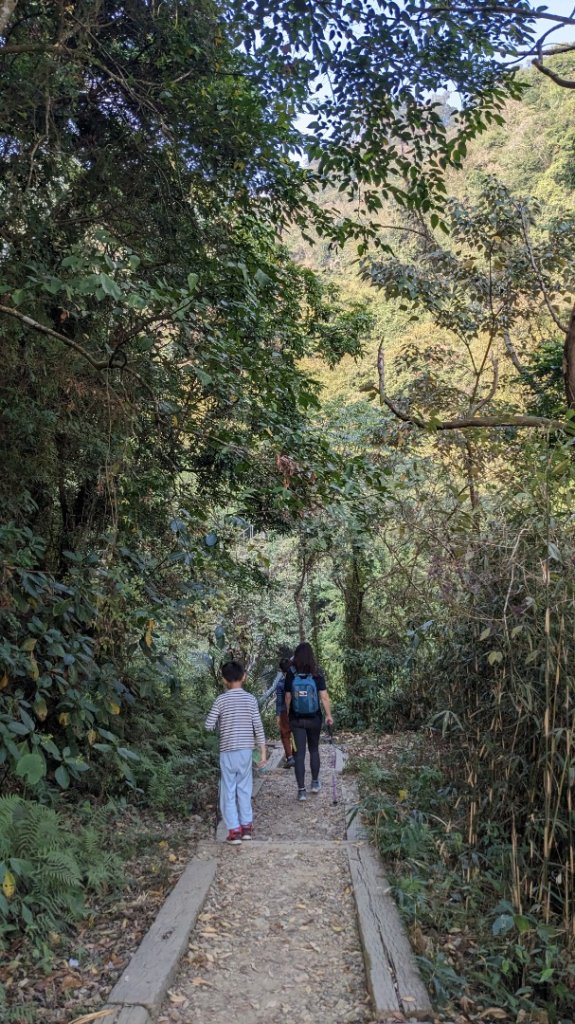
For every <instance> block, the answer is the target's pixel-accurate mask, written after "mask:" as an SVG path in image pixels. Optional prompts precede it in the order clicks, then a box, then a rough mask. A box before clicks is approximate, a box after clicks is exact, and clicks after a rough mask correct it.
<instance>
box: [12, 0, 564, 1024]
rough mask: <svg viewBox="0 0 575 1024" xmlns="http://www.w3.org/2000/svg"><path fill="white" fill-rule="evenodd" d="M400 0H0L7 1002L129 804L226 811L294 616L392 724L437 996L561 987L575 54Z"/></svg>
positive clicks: (419, 926) (98, 870) (344, 691)
mask: <svg viewBox="0 0 575 1024" xmlns="http://www.w3.org/2000/svg"><path fill="white" fill-rule="evenodd" d="M405 6H406V10H405V12H404V18H403V22H402V17H403V15H402V17H400V15H398V14H397V12H395V5H392V4H378V3H374V4H373V5H371V4H370V5H367V6H366V5H363V4H361V3H359V0H358V2H357V3H356V2H355V0H353V2H350V3H349V4H347V5H341V4H337V3H331V2H330V3H327V2H326V3H325V4H321V5H307V4H303V5H301V4H297V3H290V2H288V0H285V2H282V3H280V4H276V5H274V7H273V10H272V9H271V8H268V5H266V4H255V3H251V2H246V3H240V2H238V3H229V4H226V3H221V4H220V3H212V2H211V0H205V2H204V0H202V3H199V4H196V3H194V4H188V3H177V2H174V3H171V2H170V3H155V2H147V0H133V2H125V3H112V2H107V0H106V2H102V3H99V4H91V3H87V2H78V3H72V4H68V5H66V4H50V3H47V2H44V0H20V2H18V0H16V2H13V0H12V2H10V3H7V4H6V3H5V4H0V61H1V62H2V72H3V76H2V96H3V103H2V107H1V112H0V123H1V128H0V196H1V210H2V213H1V232H2V243H1V248H0V329H1V335H0V337H1V345H2V357H3V358H2V363H3V367H2V371H3V372H2V385H1V392H0V432H1V439H2V473H1V475H0V492H1V499H2V506H1V512H0V557H1V562H2V576H1V579H0V779H1V782H2V795H1V797H0V887H1V891H0V950H1V951H2V952H3V953H6V955H7V960H9V961H10V964H11V965H16V966H13V972H12V974H11V973H10V971H8V973H7V974H5V975H0V1008H1V1007H4V1010H5V1012H6V1013H7V1014H9V1016H8V1019H11V1020H13V1021H15V1022H18V1024H19V1022H20V1021H21V1020H38V1021H39V1020H41V1019H43V1018H42V1016H41V1014H42V1009H38V1007H37V1006H36V1008H35V1007H34V1005H33V1004H34V999H32V998H31V999H30V1000H26V999H24V1002H25V1003H27V1005H26V1006H22V1005H21V1004H20V993H18V992H15V988H16V985H15V984H14V977H15V976H16V975H15V974H14V972H17V971H18V970H20V969H22V970H27V969H28V968H27V967H26V965H29V964H30V963H32V964H34V963H35V964H36V966H37V968H38V970H42V971H45V972H46V973H49V972H50V970H51V969H52V965H53V964H54V962H55V959H56V958H57V957H58V956H59V955H60V950H61V944H62V943H64V944H66V943H68V942H70V941H72V939H71V936H72V937H73V935H74V929H75V928H77V927H78V924H79V922H81V921H85V920H86V915H87V913H88V911H87V909H86V907H87V906H89V907H90V908H93V907H94V906H95V905H97V904H98V900H110V901H113V900H114V898H115V895H117V894H118V893H119V892H121V891H122V886H123V885H124V884H125V882H124V879H123V878H122V864H121V861H122V857H123V855H124V854H125V851H124V850H122V848H121V845H120V846H119V845H118V840H117V836H115V835H114V832H115V830H116V823H117V822H118V820H119V818H121V816H122V814H123V813H124V811H126V809H127V810H128V812H129V814H135V815H142V820H148V819H147V818H146V815H150V814H154V815H159V816H160V820H163V819H162V816H163V815H172V814H173V815H177V814H180V815H182V816H184V817H186V816H187V815H189V814H190V813H193V814H205V815H206V816H207V815H208V814H209V813H210V812H209V811H207V812H206V808H207V807H209V806H211V803H210V802H211V801H213V800H214V799H215V791H214V779H215V770H216V748H215V746H214V744H213V742H212V741H211V739H210V738H209V737H208V736H207V734H206V733H205V732H204V730H203V726H202V723H203V719H204V717H205V713H206V711H207V709H208V707H209V705H210V703H211V702H212V700H213V698H214V696H215V695H216V694H217V692H218V691H219V668H220V666H221V664H222V661H223V660H225V659H227V658H228V657H229V656H232V657H235V658H239V659H240V660H242V661H243V662H244V663H245V665H246V666H247V670H248V685H249V687H250V688H251V689H252V690H253V691H254V692H256V693H261V692H262V690H263V689H264V687H265V684H266V682H267V681H268V680H269V676H270V672H271V671H272V670H273V669H274V667H275V665H276V662H277V659H278V657H279V655H280V653H283V652H284V651H285V650H288V649H289V650H291V649H293V647H294V645H295V644H296V643H297V642H298V640H300V639H304V638H307V639H309V640H311V642H312V643H313V645H314V647H315V648H316V651H317V653H318V656H319V661H320V663H321V665H322V666H323V667H324V669H325V672H326V675H327V678H328V683H329V687H330V690H331V692H332V696H333V698H334V705H335V720H336V728H337V729H339V730H347V731H349V732H353V733H355V734H356V737H355V739H354V740H352V741H350V742H352V745H353V744H356V747H355V749H359V750H360V751H361V750H362V748H363V746H364V745H365V747H366V749H368V748H369V742H370V740H369V737H373V736H374V734H381V733H394V732H409V733H413V734H414V744H413V746H409V745H408V746H406V748H405V755H404V756H403V758H400V759H399V761H394V762H393V764H391V763H390V765H389V768H384V769H382V768H381V765H379V766H378V765H375V764H373V763H369V759H368V758H367V756H366V755H365V753H364V754H363V757H360V758H358V762H357V763H358V770H360V771H361V772H362V777H363V787H364V788H363V799H364V805H365V811H366V814H367V815H368V816H369V818H370V822H371V824H372V826H373V829H374V834H375V835H376V838H377V840H378V842H379V845H380V847H381V849H382V851H383V853H384V854H385V856H386V858H387V860H388V862H392V863H394V864H395V874H394V879H393V884H394V891H395V893H396V895H397V898H398V901H399V903H400V906H401V908H402V910H403V912H404V914H405V916H406V919H407V920H408V922H409V924H410V928H411V936H412V939H413V941H414V944H415V948H416V951H417V953H418V955H419V957H420V963H421V966H422V969H423V971H424V973H425V977H426V980H427V982H428V984H429V987H430V990H431V991H432V993H433V994H434V996H435V997H436V999H437V1005H438V1008H439V1007H441V1006H443V1007H447V1009H445V1013H446V1014H452V1015H453V1014H454V1013H458V1014H460V1019H461V1020H462V1021H467V1020H470V1019H478V1018H477V1017H475V1018H472V1017H471V1016H466V1014H467V1013H468V1012H469V1013H470V1014H471V1012H472V1009H473V1012H475V1013H480V1012H482V1011H483V1010H484V1009H485V1008H489V1007H492V1008H493V1007H495V1010H497V1011H498V1012H499V1014H500V1016H499V1017H498V1016H497V1014H495V1016H494V1017H493V1019H510V1020H516V1021H517V1024H528V1022H529V1021H539V1022H540V1024H544V1022H545V1021H549V1022H550V1024H559V1022H567V1021H570V1020H572V1019H573V1014H574V1012H575V978H574V976H573V966H572V953H573V943H574V942H575V892H574V877H575V836H574V827H575V820H574V817H573V814H574V812H573V803H572V785H573V781H574V777H575V766H574V762H573V743H574V740H575V734H574V729H575V725H574V720H573V708H574V704H575V692H574V675H573V653H574V639H573V638H574V636H575V575H574V568H575V535H574V525H573V498H574V485H575V476H574V473H573V453H572V448H573V437H574V432H573V431H574V428H573V415H574V412H573V411H574V409H575V318H574V316H573V312H572V309H573V301H574V298H575V279H574V275H573V267H574V256H575V230H574V229H575V198H574V189H573V186H574V184H575V149H574V143H575V129H574V127H573V126H574V124H575V116H574V115H575V94H574V93H573V91H572V85H573V83H572V82H571V78H572V77H573V76H574V73H575V63H574V61H573V58H572V56H571V54H570V49H569V46H564V47H563V50H564V51H565V52H561V53H558V54H557V53H552V54H551V55H547V51H545V50H544V49H542V48H541V47H540V48H539V49H537V48H536V47H535V43H534V38H535V25H534V19H533V16H532V14H531V13H530V8H529V7H528V5H525V4H519V5H516V4H512V5H511V6H510V7H509V8H498V7H497V5H494V4H492V3H488V2H487V0H480V2H478V3H477V4H475V5H474V4H472V3H466V4H462V5H461V11H459V12H449V11H442V12H438V11H437V10H436V9H435V8H433V6H431V7H428V5H425V4H421V5H419V6H418V5H414V4H411V3H410V4H407V5H405ZM312 8H313V10H312ZM316 8H317V9H316ZM416 8H417V9H416ZM420 8H421V9H420ZM272 15H273V16H272ZM362 19H365V20H364V22H362ZM410 19H411V20H410ZM563 20H566V22H567V24H570V20H569V19H568V18H567V19H563ZM404 22H405V24H404ZM360 25H363V26H364V28H365V35H363V34H362V31H360V28H359V27H358V26H360ZM438 25H439V26H440V28H438ZM350 26H351V27H350ZM574 33H575V27H574ZM365 39H367V40H368V41H369V45H365V47H364V48H363V43H364V40H365ZM541 46H543V44H541ZM495 49H497V53H498V55H499V56H497V58H496V57H495V56H494V53H495ZM506 54H507V56H508V57H509V59H511V57H513V60H514V61H515V60H516V59H517V60H519V58H520V57H521V56H522V55H526V56H527V55H530V56H534V55H535V57H536V59H537V60H538V62H539V64H540V65H541V66H542V67H543V70H544V74H541V71H540V69H539V68H533V67H525V66H523V67H522V68H521V70H520V71H519V73H517V74H516V73H515V70H514V69H513V68H512V69H510V70H508V69H507V67H506V66H504V62H502V60H501V59H500V58H502V57H504V56H505V55H506ZM382 67H385V68H386V69H387V70H386V71H385V73H384V72H382V70H381V68H382ZM550 69H551V74H548V72H549V70H550ZM328 75H331V78H330V81H331V83H332V91H331V93H330V95H329V96H328V95H327V94H326V90H325V88H324V85H323V84H322V83H325V80H326V76H328ZM386 76H387V77H386ZM382 82H383V84H382ZM565 82H567V83H568V82H571V84H570V85H568V87H565ZM318 83H319V85H318ZM446 83H451V85H450V88H452V89H453V93H454V94H457V97H456V98H455V95H454V96H452V97H450V94H449V93H446V92H445V91H444V89H445V85H446ZM390 97H391V99H390ZM303 113H305V115H306V120H305V126H304V127H303V128H301V127H298V124H299V119H301V116H302V114H303ZM312 118H315V120H312ZM267 725H268V726H269V728H270V730H272V731H273V729H274V728H275V723H274V721H273V720H270V721H269V722H268V723H267ZM90 913H92V910H91V911H90ZM446 936H448V937H449V936H451V938H449V941H447V939H446V938H445V937H446ZM452 939H453V941H452ZM450 943H451V946H450ZM70 948H71V947H70ZM66 949H68V947H66ZM22 964H24V967H22ZM3 986H5V987H3ZM438 1012H440V1010H439V1009H438ZM502 1015H503V1016H502ZM53 1019H54V1020H55V1019H56V1018H53ZM58 1019H62V1020H64V1019H65V1018H64V1017H62V1018H58ZM483 1019H488V1018H487V1017H484V1018H483ZM489 1019H491V1018H489Z"/></svg>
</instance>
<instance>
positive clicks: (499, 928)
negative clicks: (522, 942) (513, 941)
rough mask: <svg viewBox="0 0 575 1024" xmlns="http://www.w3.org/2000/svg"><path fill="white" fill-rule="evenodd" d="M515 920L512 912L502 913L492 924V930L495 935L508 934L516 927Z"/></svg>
mask: <svg viewBox="0 0 575 1024" xmlns="http://www.w3.org/2000/svg"><path fill="white" fill-rule="evenodd" d="M514 924H515V922H514V920H513V915H512V914H500V915H499V917H497V918H496V919H495V921H494V922H493V924H492V925H491V931H492V932H493V934H494V935H507V932H510V931H511V929H512V928H513V927H514Z"/></svg>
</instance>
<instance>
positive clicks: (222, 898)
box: [159, 745, 371, 1024]
mask: <svg viewBox="0 0 575 1024" xmlns="http://www.w3.org/2000/svg"><path fill="white" fill-rule="evenodd" d="M322 762H323V763H322V779H323V782H324V786H323V789H322V791H321V793H319V794H318V795H317V796H313V797H312V796H311V794H310V795H309V797H308V800H307V803H303V804H298V803H297V801H296V799H295V797H296V788H295V781H294V777H293V772H292V771H286V770H285V769H284V768H277V769H275V770H274V771H273V772H271V773H270V775H269V776H268V777H267V778H266V781H265V783H264V785H263V786H262V789H261V790H260V792H259V794H258V796H257V798H256V800H255V807H254V812H255V813H254V824H255V829H256V839H255V840H254V841H253V842H252V843H244V844H243V845H242V846H241V847H223V846H222V848H221V849H220V852H219V864H218V871H217V875H216V879H215V883H214V884H213V886H212V889H211V891H210V894H209V896H208V899H207V901H206V904H205V906H204V910H203V913H202V914H201V915H200V917H199V919H198V924H197V927H196V929H195V931H194V932H193V933H192V937H191V941H190V946H189V950H188V954H187V957H186V958H185V959H184V961H183V962H182V966H181V968H180V972H179V975H178V976H177V978H176V981H175V983H174V985H173V987H172V989H171V992H170V996H169V1000H168V1002H167V1004H166V1005H165V1006H164V1008H163V1011H162V1013H161V1014H160V1016H159V1024H173V1022H176V1024H192V1022H193V1024H229V1022H230V1020H233V1019H234V1017H235V1018H237V1020H238V1021H241V1022H242V1024H264V1022H265V1024H285V1022H286V1020H294V1021H298V1022H302V1024H311V1022H314V1024H315V1022H317V1021H321V1022H322V1024H368V1022H369V1021H370V1019H371V1014H370V1009H369V999H368V997H367V988H366V979H365V972H364V966H363V957H362V953H361V947H360V942H359V936H358V932H357V924H356V909H355V902H354V897H353V890H352V884H351V878H350V874H349V865H348V859H347V854H346V849H345V847H344V845H343V840H344V838H345V813H344V809H343V805H342V804H341V802H340V803H338V804H337V805H336V806H334V805H333V797H332V788H331V771H330V769H331V765H332V763H333V751H332V749H331V748H330V747H329V746H328V745H324V746H323V747H322ZM339 785H340V783H339V780H338V786H339ZM338 796H340V794H339V793H338ZM340 844H341V845H340Z"/></svg>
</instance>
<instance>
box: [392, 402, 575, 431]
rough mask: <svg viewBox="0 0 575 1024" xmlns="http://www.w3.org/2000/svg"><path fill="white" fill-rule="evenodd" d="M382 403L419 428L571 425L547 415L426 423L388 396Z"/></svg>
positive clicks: (475, 418) (561, 426)
mask: <svg viewBox="0 0 575 1024" xmlns="http://www.w3.org/2000/svg"><path fill="white" fill-rule="evenodd" d="M384 403H385V405H387V407H388V409H391V411H392V413H393V414H394V416H397V418H398V419H400V420H403V422H404V423H410V424H411V425H412V426H414V427H419V429H420V430H468V429H469V428H470V427H471V428H480V427H546V428H547V429H548V430H566V429H567V428H568V427H570V426H571V424H570V423H568V422H567V421H565V420H552V419H549V418H548V417H547V416H512V415H508V416H501V417H499V416H477V417H475V416H472V417H467V416H462V417H460V418H459V419H456V420H440V421H439V422H431V423H426V422H425V420H424V419H422V418H421V417H420V416H411V415H409V414H408V413H405V412H402V410H401V409H398V407H397V406H396V405H395V402H392V401H391V399H390V398H384Z"/></svg>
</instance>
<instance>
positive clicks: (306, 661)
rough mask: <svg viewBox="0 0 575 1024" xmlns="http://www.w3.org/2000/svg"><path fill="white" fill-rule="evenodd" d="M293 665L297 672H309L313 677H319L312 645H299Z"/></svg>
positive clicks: (294, 654) (294, 655)
mask: <svg viewBox="0 0 575 1024" xmlns="http://www.w3.org/2000/svg"><path fill="white" fill-rule="evenodd" d="M293 663H294V665H295V670H296V672H308V673H309V675H311V676H315V675H317V665H316V660H315V655H314V653H313V647H312V646H311V644H308V643H307V642H306V643H303V644H298V646H297V647H296V649H295V651H294V652H293Z"/></svg>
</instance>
